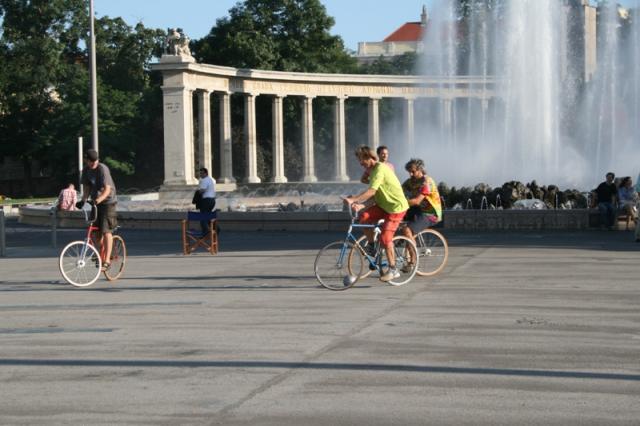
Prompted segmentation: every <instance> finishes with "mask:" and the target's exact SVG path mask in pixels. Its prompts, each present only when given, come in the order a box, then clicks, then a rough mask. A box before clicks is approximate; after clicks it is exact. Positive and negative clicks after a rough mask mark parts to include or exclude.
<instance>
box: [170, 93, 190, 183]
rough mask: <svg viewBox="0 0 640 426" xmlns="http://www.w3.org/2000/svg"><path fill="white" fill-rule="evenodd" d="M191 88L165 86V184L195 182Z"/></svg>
mask: <svg viewBox="0 0 640 426" xmlns="http://www.w3.org/2000/svg"><path fill="white" fill-rule="evenodd" d="M191 96H192V90H190V89H188V88H186V87H165V86H163V87H162V102H163V115H162V116H163V119H164V185H166V186H171V185H174V186H175V185H195V184H197V183H198V181H197V180H196V178H195V175H194V172H195V170H194V169H195V167H194V164H193V108H192V107H191V102H192V97H191Z"/></svg>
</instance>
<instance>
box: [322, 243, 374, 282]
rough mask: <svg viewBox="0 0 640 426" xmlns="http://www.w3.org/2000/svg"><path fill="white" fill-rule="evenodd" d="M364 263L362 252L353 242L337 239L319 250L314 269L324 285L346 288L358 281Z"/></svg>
mask: <svg viewBox="0 0 640 426" xmlns="http://www.w3.org/2000/svg"><path fill="white" fill-rule="evenodd" d="M363 264H364V262H363V259H362V253H360V251H359V250H358V249H357V248H356V247H354V245H353V243H351V242H348V241H335V242H333V243H330V244H328V245H326V246H325V247H324V248H322V249H321V250H320V251H319V252H318V255H317V256H316V261H315V263H314V264H313V270H314V272H315V274H316V278H317V279H318V282H319V283H320V284H322V286H323V287H325V288H328V289H329V290H346V289H348V288H351V287H353V285H354V284H355V283H356V281H358V278H359V277H360V274H361V273H362V267H363Z"/></svg>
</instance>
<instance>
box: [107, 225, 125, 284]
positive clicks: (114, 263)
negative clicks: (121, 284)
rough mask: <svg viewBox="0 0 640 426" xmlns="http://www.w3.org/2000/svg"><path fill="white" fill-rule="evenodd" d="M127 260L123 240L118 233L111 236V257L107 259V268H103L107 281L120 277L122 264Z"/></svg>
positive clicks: (122, 268)
mask: <svg viewBox="0 0 640 426" xmlns="http://www.w3.org/2000/svg"><path fill="white" fill-rule="evenodd" d="M126 261H127V247H126V246H125V245H124V240H123V239H122V237H121V236H119V235H114V236H113V247H112V249H111V259H110V260H109V263H110V265H109V268H107V269H105V270H104V276H105V277H106V278H107V279H108V280H109V281H115V280H117V279H118V278H120V275H122V272H124V264H125V262H126Z"/></svg>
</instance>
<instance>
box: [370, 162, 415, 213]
mask: <svg viewBox="0 0 640 426" xmlns="http://www.w3.org/2000/svg"><path fill="white" fill-rule="evenodd" d="M369 188H372V189H375V190H376V195H375V197H374V200H375V201H376V204H377V205H378V206H379V207H380V208H381V209H382V210H384V211H385V212H387V213H400V212H404V211H407V210H408V209H409V203H408V202H407V199H406V198H405V196H404V193H403V192H402V186H401V185H400V181H399V180H398V177H397V176H396V174H395V173H394V172H393V170H391V167H389V166H387V165H385V164H382V163H377V164H376V165H375V166H374V167H373V170H372V171H371V175H370V176H369Z"/></svg>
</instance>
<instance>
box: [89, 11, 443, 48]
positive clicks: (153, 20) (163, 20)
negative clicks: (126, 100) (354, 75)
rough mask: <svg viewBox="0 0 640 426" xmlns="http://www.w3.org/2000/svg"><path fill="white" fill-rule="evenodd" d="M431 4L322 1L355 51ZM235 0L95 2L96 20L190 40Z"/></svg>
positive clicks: (337, 30)
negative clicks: (180, 32)
mask: <svg viewBox="0 0 640 426" xmlns="http://www.w3.org/2000/svg"><path fill="white" fill-rule="evenodd" d="M431 1H432V0H395V1H393V0H321V2H322V4H324V6H325V8H326V9H327V13H328V14H329V15H330V16H332V17H333V18H334V19H335V26H334V27H333V28H332V30H331V32H332V34H334V35H339V36H341V37H342V39H343V40H344V43H345V46H346V47H347V48H348V49H351V50H354V51H355V50H357V48H358V42H359V41H382V40H383V39H384V38H385V37H386V36H388V35H389V34H391V33H392V32H393V31H395V30H396V29H397V28H398V27H400V26H401V25H402V24H404V23H405V22H410V21H419V20H420V13H421V11H422V5H423V4H425V5H426V6H427V8H428V7H429V5H430V3H431ZM236 3H237V0H178V1H176V0H94V8H95V11H96V15H97V16H98V17H100V16H104V15H108V16H110V17H116V16H120V17H122V18H123V19H124V20H125V22H127V23H128V24H129V25H135V24H136V23H137V22H140V21H141V22H142V23H143V24H144V25H145V27H153V28H162V29H167V28H169V27H171V28H173V27H178V28H182V29H184V32H185V34H187V36H189V38H191V39H198V38H202V37H204V36H205V35H207V34H208V33H209V30H210V29H211V27H212V26H214V25H215V23H216V20H217V19H218V18H222V17H225V16H229V13H228V12H229V9H231V8H232V7H233V6H234V5H235V4H236Z"/></svg>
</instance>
